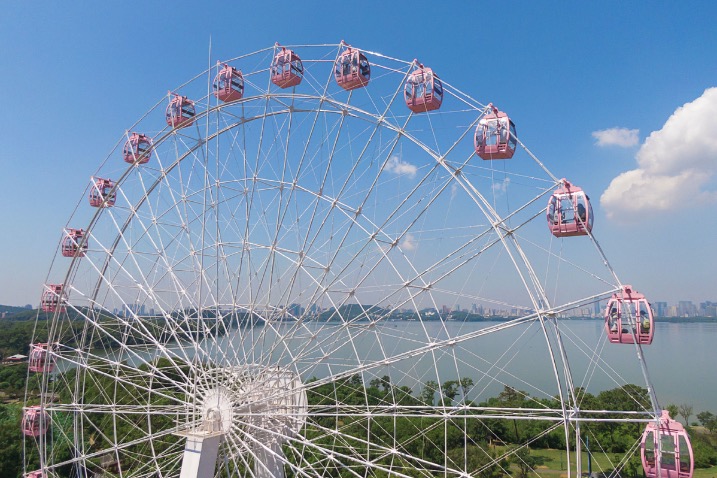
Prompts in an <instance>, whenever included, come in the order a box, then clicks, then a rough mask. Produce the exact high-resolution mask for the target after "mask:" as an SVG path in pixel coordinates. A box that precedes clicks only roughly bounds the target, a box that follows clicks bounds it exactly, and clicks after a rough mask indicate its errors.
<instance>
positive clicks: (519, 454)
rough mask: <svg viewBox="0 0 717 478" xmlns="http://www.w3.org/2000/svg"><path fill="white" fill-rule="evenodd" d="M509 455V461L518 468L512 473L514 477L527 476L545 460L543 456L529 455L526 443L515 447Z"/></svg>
mask: <svg viewBox="0 0 717 478" xmlns="http://www.w3.org/2000/svg"><path fill="white" fill-rule="evenodd" d="M511 457H512V458H511V462H512V463H515V465H516V466H517V467H518V470H517V471H516V472H515V474H514V475H513V476H514V477H515V478H528V476H530V473H531V472H533V471H535V468H536V467H537V466H540V465H542V464H544V463H545V462H546V461H547V459H546V458H545V457H544V456H535V455H531V454H530V448H528V446H527V445H525V446H521V447H519V448H515V449H514V452H513V454H512V455H511Z"/></svg>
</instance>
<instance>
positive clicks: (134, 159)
mask: <svg viewBox="0 0 717 478" xmlns="http://www.w3.org/2000/svg"><path fill="white" fill-rule="evenodd" d="M150 156H152V140H151V139H150V138H149V137H147V136H145V135H143V134H139V133H132V134H131V135H130V137H129V139H128V140H127V142H126V143H125V144H124V148H122V157H123V158H124V160H125V161H126V162H128V163H130V164H133V163H137V164H146V163H148V162H149V158H150Z"/></svg>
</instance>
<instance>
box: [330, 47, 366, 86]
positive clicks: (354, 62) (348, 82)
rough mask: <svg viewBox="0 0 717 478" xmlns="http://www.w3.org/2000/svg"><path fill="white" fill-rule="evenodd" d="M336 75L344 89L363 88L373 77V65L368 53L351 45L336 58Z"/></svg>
mask: <svg viewBox="0 0 717 478" xmlns="http://www.w3.org/2000/svg"><path fill="white" fill-rule="evenodd" d="M334 77H336V83H338V85H339V86H340V87H341V88H343V89H344V90H347V91H350V90H355V89H356V88H363V87H364V86H366V85H368V82H369V80H370V79H371V65H370V64H369V62H368V59H366V55H364V54H363V53H362V52H361V51H360V50H356V49H354V48H351V47H350V46H349V47H347V48H346V50H344V52H343V53H341V54H340V55H339V57H338V58H337V59H336V63H335V64H334Z"/></svg>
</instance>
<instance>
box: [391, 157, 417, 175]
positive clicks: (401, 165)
mask: <svg viewBox="0 0 717 478" xmlns="http://www.w3.org/2000/svg"><path fill="white" fill-rule="evenodd" d="M417 170H418V168H417V167H416V166H414V165H413V164H411V163H409V162H406V161H403V160H402V159H401V158H399V157H398V156H391V157H390V158H389V159H388V162H387V163H386V171H389V172H391V173H394V174H398V175H399V176H400V175H405V176H408V177H409V178H414V177H415V176H416V171H417Z"/></svg>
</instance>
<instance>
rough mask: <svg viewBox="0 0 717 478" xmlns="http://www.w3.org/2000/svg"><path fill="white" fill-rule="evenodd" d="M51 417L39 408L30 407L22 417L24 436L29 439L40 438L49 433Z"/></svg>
mask: <svg viewBox="0 0 717 478" xmlns="http://www.w3.org/2000/svg"><path fill="white" fill-rule="evenodd" d="M49 425H50V417H49V416H48V415H47V413H46V412H45V411H44V410H43V409H42V408H40V407H39V406H34V407H28V408H26V409H25V411H24V413H23V415H22V424H21V427H22V434H23V435H25V436H29V437H39V436H40V435H44V434H45V433H47V429H48V427H49Z"/></svg>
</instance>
